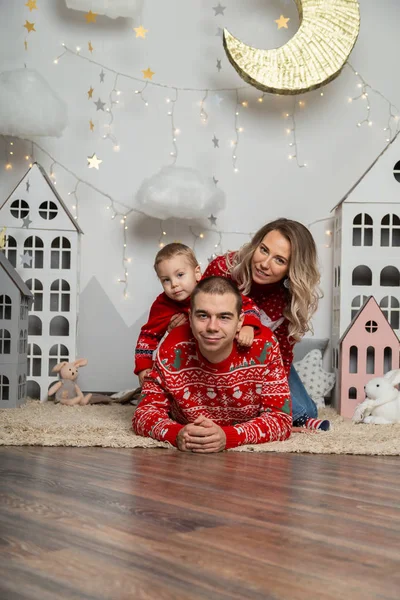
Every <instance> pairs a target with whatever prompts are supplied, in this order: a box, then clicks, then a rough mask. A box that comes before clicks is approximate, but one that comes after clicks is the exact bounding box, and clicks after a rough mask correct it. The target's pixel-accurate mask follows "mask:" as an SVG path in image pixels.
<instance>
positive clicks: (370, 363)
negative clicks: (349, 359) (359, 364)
mask: <svg viewBox="0 0 400 600" xmlns="http://www.w3.org/2000/svg"><path fill="white" fill-rule="evenodd" d="M366 365H367V373H368V374H369V375H373V374H374V373H375V348H374V347H373V346H368V348H367V356H366Z"/></svg>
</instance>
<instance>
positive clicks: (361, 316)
mask: <svg viewBox="0 0 400 600" xmlns="http://www.w3.org/2000/svg"><path fill="white" fill-rule="evenodd" d="M339 345H340V359H339V386H340V394H339V412H340V414H341V415H342V416H343V417H352V416H353V414H354V410H355V408H356V406H357V404H359V403H360V402H363V401H364V400H365V392H364V386H365V384H366V383H367V382H368V381H369V380H370V379H372V378H373V377H380V376H382V375H384V374H385V373H387V372H388V371H391V370H392V369H398V368H399V353H400V341H399V340H398V338H397V336H396V334H395V333H394V331H393V329H392V328H391V326H390V324H389V323H388V321H387V319H386V318H385V316H384V314H383V312H382V310H381V309H380V308H379V306H378V304H377V302H376V300H375V298H374V297H373V296H370V297H369V298H368V299H367V300H366V301H365V303H364V305H363V306H362V308H361V309H360V310H359V311H358V313H357V314H356V316H355V317H354V319H353V320H352V322H351V323H350V325H349V327H348V328H347V329H346V331H345V332H344V334H343V335H342V337H341V339H340V341H339Z"/></svg>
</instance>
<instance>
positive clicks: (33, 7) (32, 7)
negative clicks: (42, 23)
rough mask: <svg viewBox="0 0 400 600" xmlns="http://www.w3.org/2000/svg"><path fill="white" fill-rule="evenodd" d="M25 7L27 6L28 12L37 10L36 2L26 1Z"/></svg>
mask: <svg viewBox="0 0 400 600" xmlns="http://www.w3.org/2000/svg"><path fill="white" fill-rule="evenodd" d="M25 6H27V7H28V8H29V12H32V11H33V10H37V6H36V0H28V2H27V3H26V4H25Z"/></svg>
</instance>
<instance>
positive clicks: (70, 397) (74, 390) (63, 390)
mask: <svg viewBox="0 0 400 600" xmlns="http://www.w3.org/2000/svg"><path fill="white" fill-rule="evenodd" d="M87 362H88V361H87V360H86V358H78V359H77V360H76V361H75V362H73V363H69V362H65V361H64V362H61V363H59V364H58V365H56V366H55V367H53V373H59V374H60V381H57V383H55V384H54V385H52V386H51V388H50V389H49V392H48V393H49V396H53V394H55V395H56V400H57V401H58V402H61V404H67V405H68V406H74V405H75V404H88V402H89V400H90V398H91V397H92V394H86V396H84V395H83V394H82V392H81V390H80V388H79V387H78V385H77V384H76V383H75V381H76V379H77V378H78V369H79V367H85V366H86V365H87Z"/></svg>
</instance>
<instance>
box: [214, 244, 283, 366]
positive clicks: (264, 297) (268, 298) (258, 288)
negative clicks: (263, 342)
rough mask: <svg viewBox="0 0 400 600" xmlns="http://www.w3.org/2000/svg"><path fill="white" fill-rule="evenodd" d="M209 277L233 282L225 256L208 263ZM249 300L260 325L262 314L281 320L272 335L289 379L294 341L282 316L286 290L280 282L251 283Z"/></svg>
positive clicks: (274, 319) (272, 319)
mask: <svg viewBox="0 0 400 600" xmlns="http://www.w3.org/2000/svg"><path fill="white" fill-rule="evenodd" d="M234 255H235V253H234V252H233V253H231V254H230V255H229V256H230V259H231V260H232V259H233V257H234ZM211 275H219V276H220V277H227V278H228V279H230V280H231V281H234V279H233V278H232V276H231V274H230V271H229V267H228V264H227V260H226V254H225V255H223V256H217V258H215V259H214V260H213V261H211V262H210V264H209V265H208V267H207V269H206V271H205V273H204V275H203V277H210V276H211ZM249 298H250V299H251V300H250V301H253V303H254V304H255V305H256V307H258V308H259V309H260V311H261V323H263V324H264V325H267V324H268V323H267V322H264V319H263V313H265V315H266V317H267V318H269V319H270V320H271V321H273V322H274V321H275V322H279V321H280V320H281V323H280V324H279V325H278V326H277V328H276V329H275V330H274V334H275V336H276V338H277V340H278V342H279V347H280V350H281V354H282V360H283V364H284V366H285V371H286V375H287V376H288V377H289V372H290V367H291V364H292V362H293V345H294V340H293V339H292V338H290V337H289V329H288V328H289V321H288V320H287V319H286V318H285V317H284V316H283V311H284V310H285V308H286V306H287V304H288V302H289V301H290V300H289V295H288V291H287V289H286V288H285V287H284V285H283V282H281V281H279V282H278V283H271V284H265V285H261V284H256V283H253V284H252V286H251V290H250V293H249ZM250 324H251V323H249V325H250ZM268 325H269V324H268ZM269 326H271V325H269Z"/></svg>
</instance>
